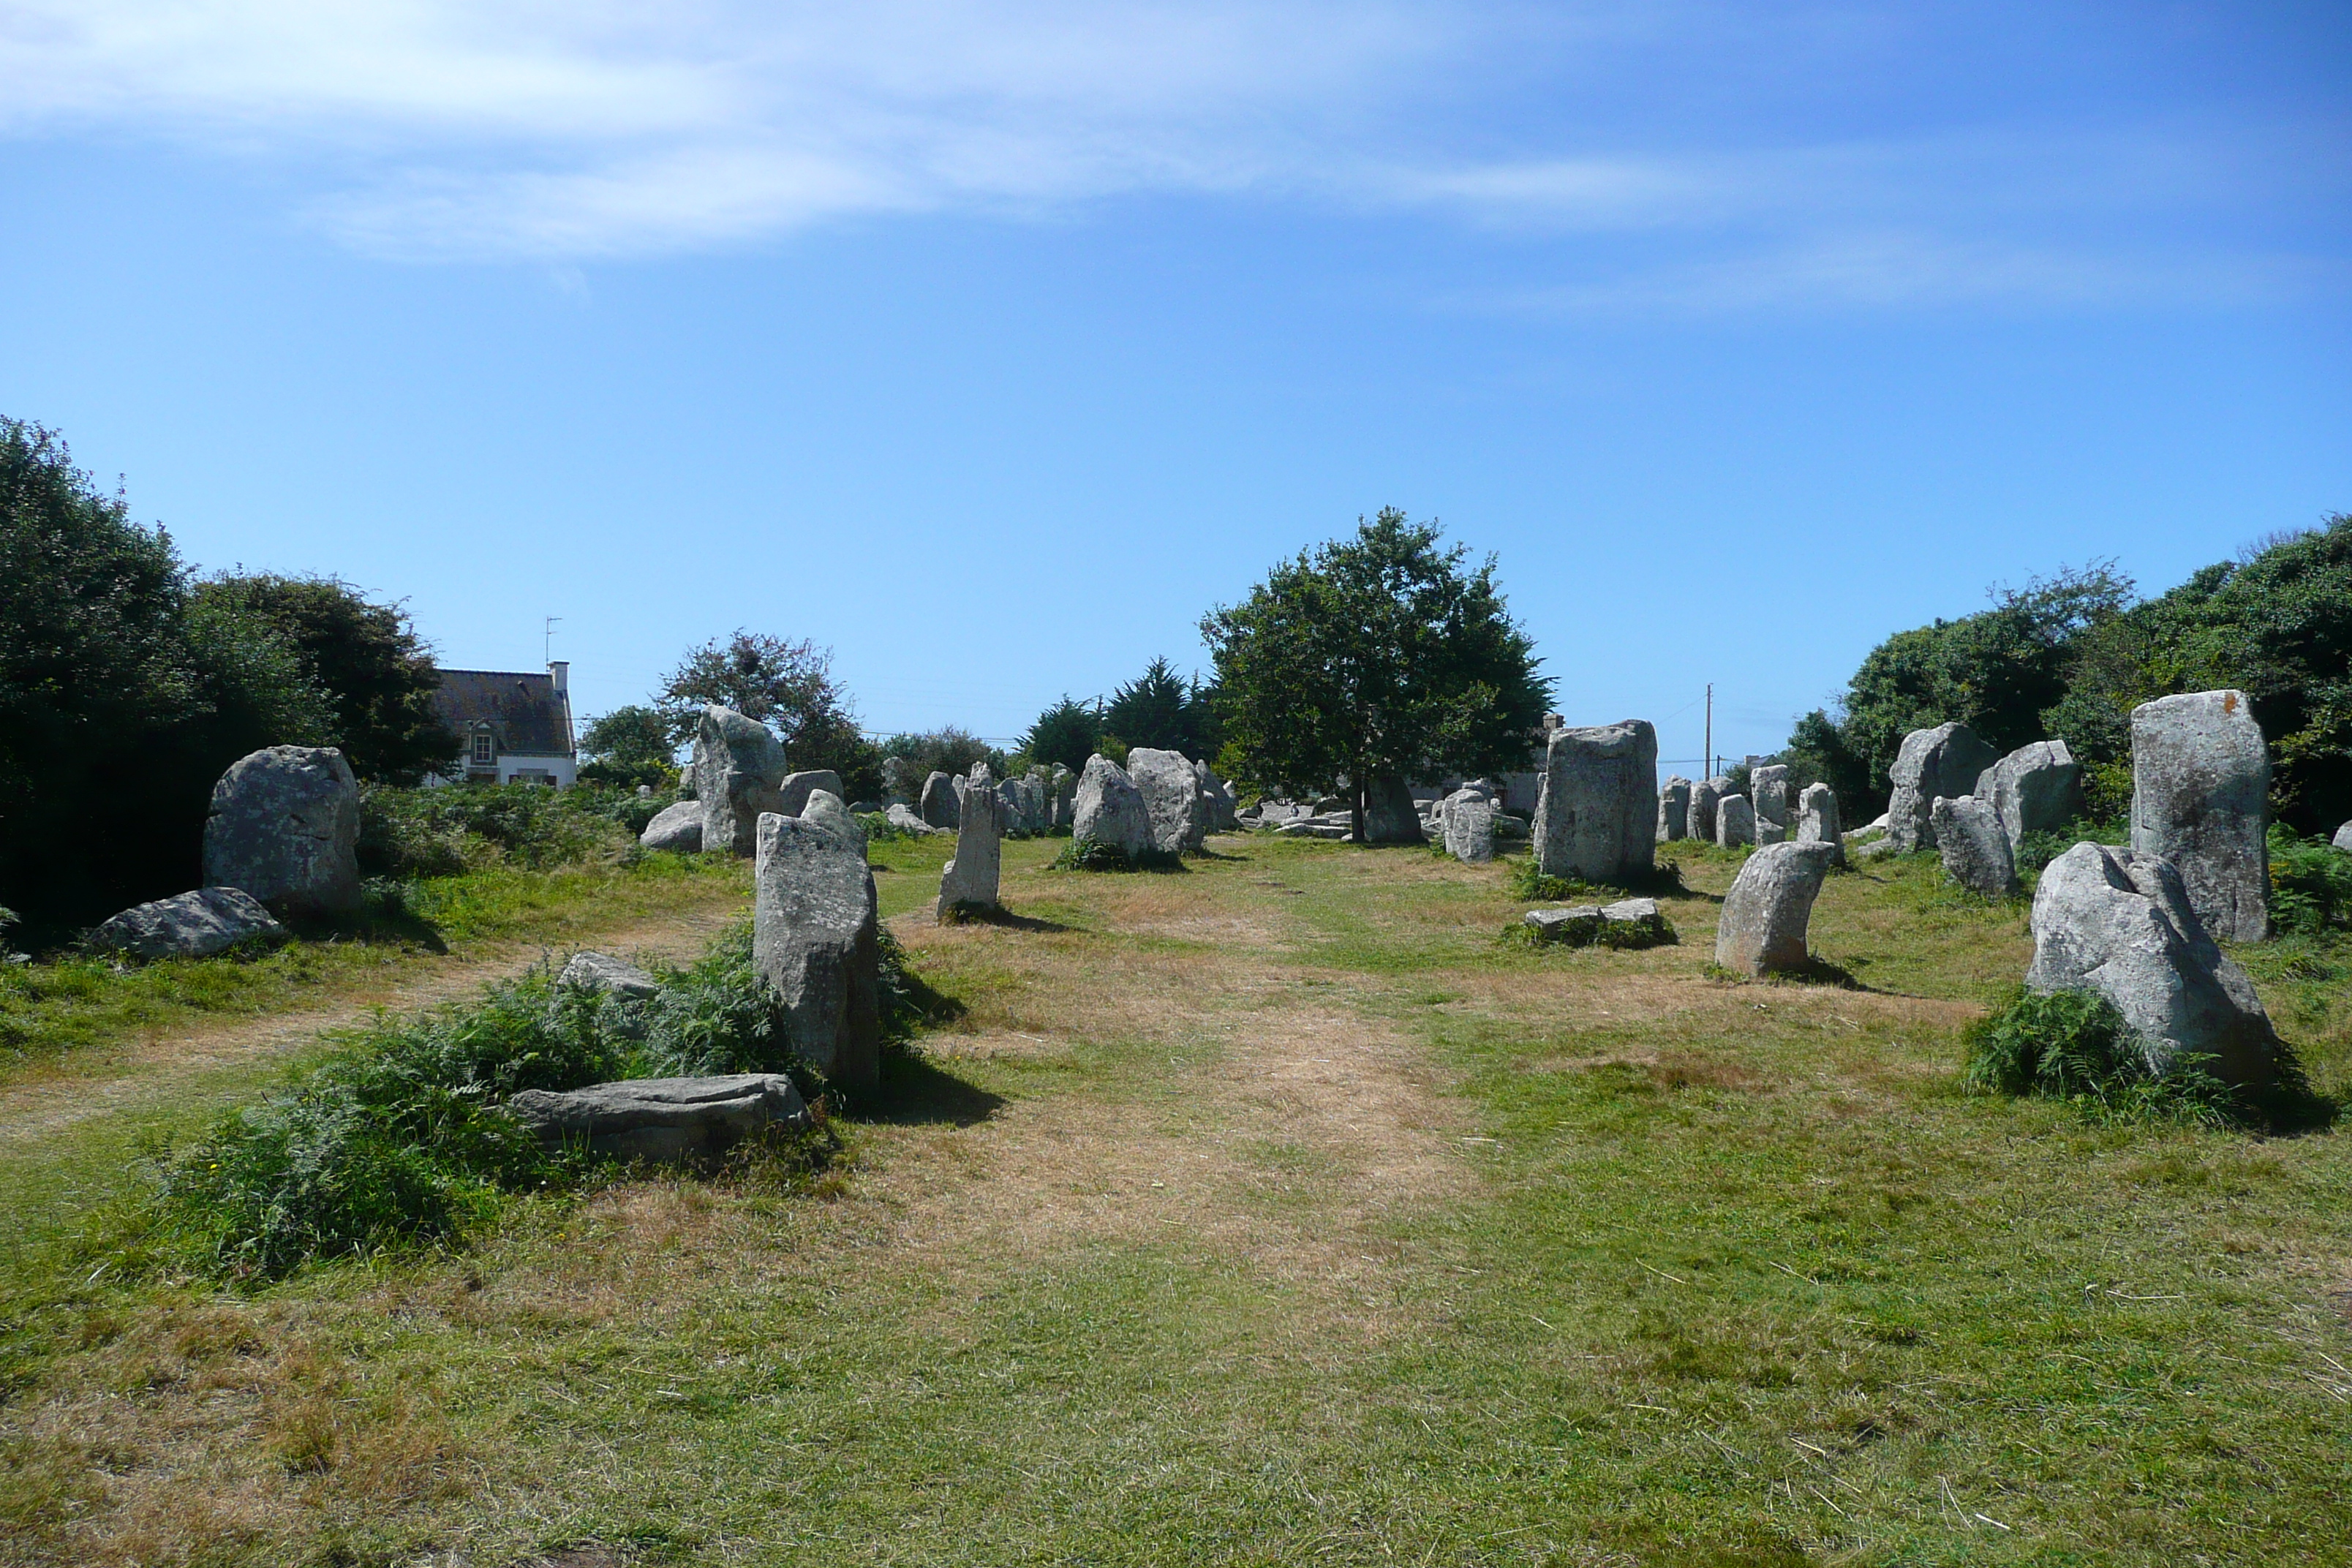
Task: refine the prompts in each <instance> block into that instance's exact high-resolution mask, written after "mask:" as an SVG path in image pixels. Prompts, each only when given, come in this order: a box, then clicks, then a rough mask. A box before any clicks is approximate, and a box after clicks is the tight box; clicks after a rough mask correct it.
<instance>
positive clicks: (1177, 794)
mask: <svg viewBox="0 0 2352 1568" xmlns="http://www.w3.org/2000/svg"><path fill="white" fill-rule="evenodd" d="M1127 776H1128V779H1129V782H1130V783H1132V784H1134V785H1135V788H1136V791H1137V793H1139V794H1140V795H1142V796H1143V808H1144V810H1145V812H1146V813H1148V814H1149V815H1150V818H1151V847H1152V848H1154V849H1156V850H1158V851H1159V852H1160V854H1162V855H1181V854H1184V853H1186V852H1187V851H1190V850H1196V849H1198V848H1200V847H1201V845H1202V841H1203V840H1205V839H1206V838H1207V837H1208V833H1207V824H1206V822H1205V820H1204V817H1205V816H1206V813H1205V812H1204V811H1203V809H1202V805H1201V785H1200V781H1199V780H1198V779H1196V778H1195V777H1193V775H1192V763H1189V762H1187V761H1185V759H1184V755H1183V753H1182V752H1166V751H1161V750H1159V749H1158V748H1156V747H1152V746H1137V747H1135V748H1134V749H1133V750H1131V751H1129V752H1128V753H1127Z"/></svg>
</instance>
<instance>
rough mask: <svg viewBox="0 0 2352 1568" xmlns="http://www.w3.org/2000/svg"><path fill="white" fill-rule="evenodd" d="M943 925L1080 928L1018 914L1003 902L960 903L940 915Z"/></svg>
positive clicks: (1040, 928) (1060, 929) (1014, 929)
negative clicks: (1007, 907)
mask: <svg viewBox="0 0 2352 1568" xmlns="http://www.w3.org/2000/svg"><path fill="white" fill-rule="evenodd" d="M940 924H941V925H959V926H1003V928H1004V929H1005V930H1006V931H1076V930H1078V929H1079V928H1078V927H1076V926H1066V925H1064V924H1063V923H1062V922H1061V921H1049V920H1045V919H1044V918H1042V917H1040V916H1037V915H1016V914H1014V913H1013V911H1012V910H1008V909H1006V908H1004V906H1003V905H1002V904H958V905H956V906H955V907H954V908H953V909H951V910H948V911H947V912H946V913H945V914H944V915H942V916H940Z"/></svg>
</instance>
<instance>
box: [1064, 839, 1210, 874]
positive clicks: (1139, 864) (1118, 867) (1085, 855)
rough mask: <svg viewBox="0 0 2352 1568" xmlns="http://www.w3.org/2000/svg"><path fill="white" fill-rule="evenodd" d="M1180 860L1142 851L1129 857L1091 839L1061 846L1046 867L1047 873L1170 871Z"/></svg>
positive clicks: (1158, 852)
mask: <svg viewBox="0 0 2352 1568" xmlns="http://www.w3.org/2000/svg"><path fill="white" fill-rule="evenodd" d="M1183 863H1184V862H1183V858H1182V857H1181V856H1179V855H1170V854H1165V853H1163V852H1161V851H1160V850H1157V849H1146V850H1144V851H1143V852H1142V853H1141V854H1139V855H1129V853H1128V852H1127V851H1126V850H1124V849H1121V848H1120V847H1118V845H1116V844H1105V843H1102V842H1100V841H1099V840H1097V839H1093V838H1075V837H1074V838H1072V839H1071V840H1070V841H1069V843H1067V844H1066V845H1064V846H1063V847H1062V852H1061V853H1060V854H1059V855H1056V856H1055V857H1054V862H1053V864H1052V865H1051V866H1048V867H1047V868H1046V869H1047V870H1049V871H1174V870H1178V869H1181V868H1182V866H1183Z"/></svg>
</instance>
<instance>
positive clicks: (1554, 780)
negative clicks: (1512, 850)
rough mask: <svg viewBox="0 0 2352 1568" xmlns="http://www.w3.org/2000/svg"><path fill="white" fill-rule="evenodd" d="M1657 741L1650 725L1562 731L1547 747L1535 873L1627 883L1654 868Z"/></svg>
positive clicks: (1639, 721)
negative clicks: (1536, 871) (1536, 870)
mask: <svg viewBox="0 0 2352 1568" xmlns="http://www.w3.org/2000/svg"><path fill="white" fill-rule="evenodd" d="M1657 781H1658V736H1657V731H1654V730H1653V729H1652V728H1651V727H1650V725H1649V722H1648V721H1646V720H1643V719H1628V720H1626V721H1623V722H1622V723H1617V724H1603V725H1599V726H1595V727H1591V728H1583V729H1571V728H1565V727H1563V728H1561V729H1558V730H1554V731H1552V732H1551V738H1550V740H1549V742H1547V743H1546V745H1545V748H1544V771H1543V782H1542V784H1540V785H1539V786H1538V793H1537V795H1536V819H1535V832H1534V837H1535V850H1536V868H1537V869H1538V871H1540V872H1541V873H1542V874H1543V875H1545V876H1547V877H1580V878H1582V879H1585V880H1587V881H1591V882H1624V881H1630V880H1634V879H1640V878H1643V877H1647V876H1648V875H1649V874H1650V872H1651V870H1652V868H1654V866H1655V865H1656V863H1657V805H1656V800H1657V787H1658V784H1657Z"/></svg>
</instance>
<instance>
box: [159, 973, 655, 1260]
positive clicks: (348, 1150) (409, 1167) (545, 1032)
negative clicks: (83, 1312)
mask: <svg viewBox="0 0 2352 1568" xmlns="http://www.w3.org/2000/svg"><path fill="white" fill-rule="evenodd" d="M600 1013H601V1006H600V1004H599V1001H598V999H596V998H594V997H591V996H587V995H583V994H578V993H568V994H563V993H558V992H557V991H556V989H555V987H554V986H553V984H552V983H551V978H550V977H549V975H548V974H547V973H545V972H544V971H543V970H542V971H539V972H535V973H531V974H530V975H528V976H525V977H524V978H523V979H521V980H519V981H515V982H511V983H509V984H500V985H494V986H492V987H490V988H489V990H488V992H486V993H485V994H484V995H483V997H482V999H481V1000H480V1001H479V1002H478V1003H475V1004H473V1005H469V1006H460V1007H452V1008H446V1009H443V1010H441V1011H439V1012H436V1013H431V1014H427V1015H425V1016H422V1017H419V1018H415V1019H410V1020H406V1021H399V1022H395V1021H391V1020H384V1021H381V1022H379V1023H378V1024H376V1025H375V1026H373V1027H372V1028H371V1029H369V1030H367V1031H366V1032H364V1033H363V1034H362V1035H361V1036H360V1037H358V1038H356V1039H354V1040H353V1041H352V1042H351V1043H350V1044H349V1045H348V1046H347V1047H345V1048H344V1049H343V1050H342V1051H341V1053H340V1054H338V1055H337V1056H336V1057H335V1058H331V1060H329V1061H328V1062H326V1063H325V1064H323V1065H321V1066H320V1067H319V1068H315V1069H313V1070H311V1071H310V1073H308V1074H307V1075H305V1076H304V1077H303V1078H302V1079H299V1081H298V1082H297V1083H296V1084H295V1085H294V1086H293V1087H292V1088H291V1089H289V1090H287V1091H286V1092H284V1093H281V1094H278V1095H275V1096H273V1097H271V1098H270V1099H268V1100H265V1101H263V1102H262V1103H261V1104H260V1105H257V1106H252V1107H247V1108H246V1109H243V1110H234V1111H230V1112H228V1113H227V1114H226V1115H225V1116H223V1117H222V1118H221V1119H220V1120H219V1121H216V1122H215V1124H214V1126H213V1128H212V1129H211V1131H209V1132H207V1133H206V1134H205V1136H204V1137H202V1138H201V1139H199V1140H198V1141H197V1142H196V1143H195V1144H194V1146H192V1147H190V1148H189V1149H187V1150H186V1151H184V1152H180V1153H176V1154H174V1153H173V1152H172V1151H171V1150H170V1149H169V1148H168V1147H166V1148H164V1149H163V1150H162V1151H160V1152H159V1155H158V1166H159V1178H160V1186H161V1202H162V1205H163V1209H164V1212H165V1214H166V1215H167V1216H168V1217H169V1218H170V1219H172V1220H173V1221H174V1222H175V1223H176V1224H177V1225H178V1226H179V1227H180V1228H181V1229H182V1230H183V1231H184V1232H185V1233H186V1234H188V1235H189V1236H190V1237H192V1238H193V1239H194V1242H195V1244H196V1247H197V1250H198V1251H199V1253H200V1254H201V1255H202V1256H203V1257H204V1258H205V1260H206V1261H207V1262H208V1263H209V1264H210V1265H211V1266H212V1267H214V1268H217V1269H219V1270H220V1271H221V1272H223V1273H226V1274H230V1275H234V1276H247V1275H263V1276H275V1275H279V1274H283V1273H285V1272H286V1271H288V1270H289V1269H291V1268H295V1267H297V1266H299V1265H300V1264H302V1263H305V1262H308V1261H310V1260H312V1259H314V1258H335V1257H342V1256H347V1255H351V1254H354V1253H362V1252H368V1251H373V1250H374V1249H376V1248H378V1247H386V1246H392V1245H394V1244H397V1243H401V1242H406V1241H414V1240H425V1239H434V1238H437V1237H448V1236H453V1235H456V1234H457V1233H459V1232H461V1231H462V1230H464V1229H465V1228H466V1226H467V1225H468V1224H469V1223H470V1222H471V1221H473V1220H474V1219H476V1218H478V1217H480V1216H482V1215H485V1214H487V1213H488V1210H489V1208H490V1206H491V1205H492V1204H493V1202H494V1201H495V1198H496V1196H497V1194H498V1193H499V1192H500V1191H501V1190H515V1189H521V1188H528V1187H534V1186H541V1185H546V1184H551V1183H554V1182H557V1181H559V1180H562V1179H563V1178H564V1177H566V1176H567V1175H569V1174H571V1173H574V1172H576V1171H577V1170H579V1169H580V1168H582V1167H583V1163H584V1162H583V1161H582V1160H581V1159H579V1158H578V1157H576V1156H572V1155H567V1154H563V1153H551V1152H548V1151H546V1150H544V1149H542V1148H541V1145H540V1142H539V1141H538V1139H537V1138H536V1137H535V1136H534V1135H532V1134H531V1133H530V1131H527V1130H526V1129H524V1128H523V1127H522V1126H521V1125H520V1123H518V1122H516V1121H512V1120H511V1119H509V1117H507V1116H505V1115H503V1114H501V1113H500V1112H499V1109H498V1107H499V1103H500V1101H502V1100H504V1099H505V1098H506V1097H507V1096H508V1095H509V1094H512V1093H514V1092H516V1091H517V1090H519V1089H576V1088H578V1087H580V1086H581V1085H583V1084H588V1083H594V1082H598V1081H600V1080H604V1079H612V1078H615V1077H618V1076H619V1074H620V1071H621V1068H622V1066H623V1062H624V1055H623V1051H624V1049H625V1043H624V1042H622V1041H620V1040H618V1039H615V1038H614V1037H612V1036H611V1034H610V1033H609V1032H608V1031H607V1030H605V1029H604V1027H603V1026H602V1021H601V1018H600Z"/></svg>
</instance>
